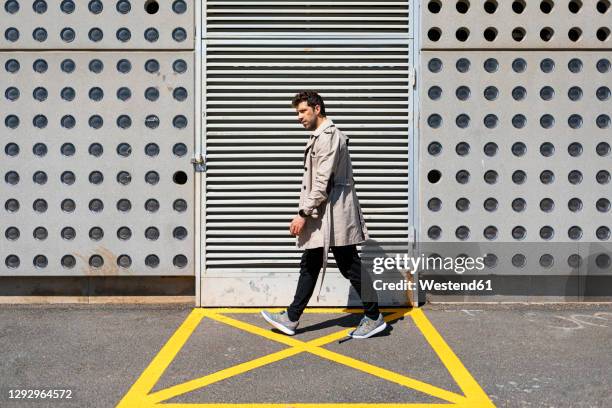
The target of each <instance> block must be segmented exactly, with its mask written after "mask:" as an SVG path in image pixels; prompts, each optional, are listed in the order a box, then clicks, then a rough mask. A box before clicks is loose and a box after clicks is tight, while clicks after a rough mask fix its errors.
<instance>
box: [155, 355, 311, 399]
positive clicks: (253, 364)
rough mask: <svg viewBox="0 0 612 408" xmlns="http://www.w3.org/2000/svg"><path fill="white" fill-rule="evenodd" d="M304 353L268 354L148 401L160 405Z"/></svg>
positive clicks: (159, 394) (188, 383)
mask: <svg viewBox="0 0 612 408" xmlns="http://www.w3.org/2000/svg"><path fill="white" fill-rule="evenodd" d="M303 351H304V349H302V348H299V347H290V348H288V349H284V350H281V351H278V352H276V353H272V354H268V355H266V356H263V357H260V358H256V359H255V360H251V361H248V362H246V363H242V364H238V365H235V366H233V367H229V368H226V369H224V370H221V371H217V372H215V373H213V374H209V375H206V376H204V377H201V378H197V379H195V380H191V381H187V382H185V383H181V384H178V385H174V386H172V387H170V388H165V389H163V390H160V391H157V392H155V393H153V394H150V395H147V397H146V399H147V401H148V402H150V403H159V402H162V401H165V400H169V399H171V398H174V397H177V396H179V395H182V394H186V393H188V392H191V391H194V390H197V389H199V388H202V387H206V386H207V385H210V384H214V383H216V382H219V381H221V380H225V379H227V378H230V377H234V376H236V375H238V374H242V373H244V372H247V371H250V370H254V369H256V368H259V367H263V366H265V365H267V364H271V363H274V362H276V361H279V360H282V359H285V358H287V357H291V356H293V355H296V354H299V353H302V352H303ZM213 405H219V404H213ZM163 406H164V407H165V406H166V404H163ZM188 406H193V405H191V404H189V405H188Z"/></svg>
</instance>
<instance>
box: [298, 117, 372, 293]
mask: <svg viewBox="0 0 612 408" xmlns="http://www.w3.org/2000/svg"><path fill="white" fill-rule="evenodd" d="M348 141H349V140H348V138H347V137H346V136H345V135H344V134H343V133H342V132H341V131H340V129H338V128H337V127H336V126H335V125H334V123H333V122H332V121H331V119H326V120H325V122H324V123H323V124H322V125H321V126H319V127H318V128H317V129H316V130H315V131H314V133H313V134H312V135H311V137H310V139H309V140H308V143H307V144H306V148H305V151H304V176H303V178H302V189H301V192H300V203H299V211H301V212H302V214H305V215H307V217H306V224H305V226H304V229H303V230H302V232H301V233H300V235H298V237H297V247H298V248H303V249H309V248H318V247H323V266H322V268H321V270H322V277H321V287H323V279H324V276H325V270H326V267H327V253H328V252H329V247H330V246H345V245H352V244H359V243H361V242H364V241H365V240H367V239H368V238H369V234H368V230H367V228H366V225H365V220H364V218H363V213H362V211H361V206H360V205H359V199H358V198H357V194H356V193H355V185H354V179H353V167H352V165H351V158H350V156H349V150H348ZM320 290H321V289H319V293H320ZM317 299H318V296H317Z"/></svg>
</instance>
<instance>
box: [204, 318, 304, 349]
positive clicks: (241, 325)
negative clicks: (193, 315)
mask: <svg viewBox="0 0 612 408" xmlns="http://www.w3.org/2000/svg"><path fill="white" fill-rule="evenodd" d="M207 316H208V317H209V318H211V319H214V320H216V321H218V322H221V323H225V324H228V325H230V326H233V327H235V328H237V329H241V330H244V331H246V332H249V333H252V334H256V335H258V336H261V337H265V338H266V339H269V340H273V341H276V342H278V343H282V344H286V345H287V346H302V345H303V344H305V343H304V342H303V341H300V340H296V339H295V338H293V337H289V336H287V335H286V334H280V333H275V332H273V331H271V330H270V329H267V328H266V329H264V328H261V327H259V326H255V325H254V324H250V323H246V322H243V321H241V320H237V319H234V318H231V317H229V316H224V315H221V314H217V313H212V312H209V313H207Z"/></svg>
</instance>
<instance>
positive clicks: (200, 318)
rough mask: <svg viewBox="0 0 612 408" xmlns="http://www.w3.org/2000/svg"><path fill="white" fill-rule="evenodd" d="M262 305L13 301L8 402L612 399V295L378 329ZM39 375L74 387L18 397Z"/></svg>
mask: <svg viewBox="0 0 612 408" xmlns="http://www.w3.org/2000/svg"><path fill="white" fill-rule="evenodd" d="M258 311H259V309H249V310H245V309H229V310H219V309H199V308H193V307H191V306H189V305H172V306H168V305H108V306H107V305H99V304H97V305H70V306H68V305H0V346H1V347H0V354H1V355H0V358H1V360H0V361H2V364H1V365H0V392H1V394H0V407H30V406H31V407H140V406H142V407H145V406H155V405H156V404H157V405H158V406H164V407H180V406H189V407H197V406H209V407H217V406H220V404H233V405H226V406H227V407H230V406H239V405H242V406H247V405H248V406H250V407H257V406H261V407H263V406H278V407H307V406H310V407H320V406H323V405H322V404H325V406H327V407H330V408H331V407H340V406H344V407H359V406H368V407H376V406H386V407H400V406H406V407H450V406H453V405H455V406H461V407H491V406H497V407H547V408H548V407H606V408H607V407H612V305H605V304H599V305H597V304H595V305H593V304H591V305H588V304H566V305H521V304H512V305H481V304H459V305H431V304H428V305H426V306H424V307H422V308H420V309H413V310H410V309H404V310H401V309H394V310H389V311H388V312H386V317H387V319H389V323H390V327H389V328H388V329H387V330H386V331H384V332H383V333H381V334H379V335H377V336H375V337H373V338H370V339H366V340H356V339H348V338H347V337H346V334H347V333H348V332H349V331H350V329H351V328H352V327H354V326H355V325H356V324H357V323H358V321H359V318H360V316H361V315H360V314H359V313H348V312H345V311H342V310H341V309H323V310H321V309H309V310H308V313H306V314H304V316H303V317H302V319H301V321H300V326H299V328H298V333H297V334H296V336H293V337H288V336H285V335H282V334H280V332H278V331H276V330H272V329H271V328H270V327H268V325H267V323H266V322H265V321H263V319H262V318H261V317H260V316H259V315H258ZM356 312H358V311H356ZM36 389H38V390H69V393H70V397H71V398H56V399H49V398H44V399H43V398H41V396H40V395H39V398H11V397H16V396H21V397H23V396H24V394H26V395H29V396H32V395H35V394H34V391H30V392H24V391H17V390H36ZM56 395H57V396H59V395H60V394H59V393H56ZM67 395H68V392H64V393H63V396H64V397H66V396H67ZM252 404H257V405H252ZM363 404H367V405H363Z"/></svg>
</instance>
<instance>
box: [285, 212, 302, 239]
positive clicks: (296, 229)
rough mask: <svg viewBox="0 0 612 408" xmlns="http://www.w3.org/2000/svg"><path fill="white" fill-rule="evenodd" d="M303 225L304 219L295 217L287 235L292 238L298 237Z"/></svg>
mask: <svg viewBox="0 0 612 408" xmlns="http://www.w3.org/2000/svg"><path fill="white" fill-rule="evenodd" d="M304 225H306V218H304V217H301V216H299V215H296V216H295V217H294V218H293V220H292V221H291V225H289V233H290V234H291V235H294V236H298V235H300V234H301V233H302V230H303V229H304Z"/></svg>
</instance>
